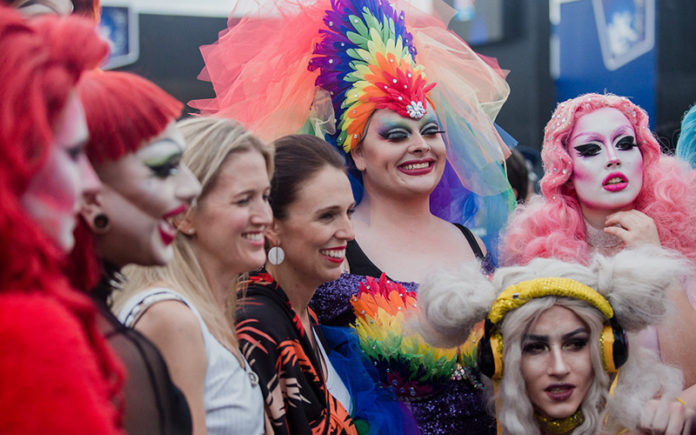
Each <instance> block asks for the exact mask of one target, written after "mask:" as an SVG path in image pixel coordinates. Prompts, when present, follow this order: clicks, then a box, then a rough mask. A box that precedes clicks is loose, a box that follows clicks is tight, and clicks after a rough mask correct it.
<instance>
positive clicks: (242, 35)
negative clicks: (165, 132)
mask: <svg viewBox="0 0 696 435" xmlns="http://www.w3.org/2000/svg"><path fill="white" fill-rule="evenodd" d="M329 4H330V3H329V1H328V0H322V1H320V2H317V3H315V4H313V5H310V6H306V5H300V4H297V3H294V2H278V4H277V5H276V7H275V9H274V10H276V12H277V13H278V16H276V17H274V18H260V17H258V16H256V15H250V16H246V17H244V18H242V19H241V20H240V21H239V23H237V24H235V25H233V26H232V27H231V28H229V29H226V30H225V31H223V32H221V34H220V38H219V39H218V41H217V42H215V43H213V44H211V45H207V46H203V47H201V53H202V55H203V59H204V60H205V65H206V66H205V69H204V70H203V72H202V73H201V76H200V77H199V78H201V79H203V80H209V81H211V82H212V83H213V87H214V89H215V94H216V98H213V99H209V100H194V101H191V102H190V103H189V105H190V106H191V107H194V108H197V109H199V110H200V111H201V113H202V114H215V115H217V116H224V117H228V118H232V119H236V120H237V121H239V122H241V123H242V124H243V125H244V126H245V127H246V128H247V129H249V130H251V131H253V132H254V134H256V135H258V136H259V137H261V138H262V139H264V140H273V139H276V138H278V137H280V136H283V135H286V134H291V133H295V132H297V131H298V130H300V128H302V126H303V125H304V124H305V122H306V121H307V118H308V113H309V110H310V107H311V105H312V100H313V98H314V94H315V87H314V81H315V79H316V77H317V76H318V72H316V71H315V72H310V71H309V70H307V65H308V64H309V59H310V58H311V57H312V49H313V47H314V45H315V44H316V42H317V41H318V40H319V34H318V33H317V29H318V28H319V27H320V25H321V24H322V17H323V11H324V10H325V9H326V8H327V7H328V6H329ZM298 10H301V13H298ZM269 14H270V15H273V13H272V11H271V10H270V9H269V8H267V7H264V13H263V15H264V16H266V17H268V15H269ZM261 20H262V21H261ZM261 29H263V32H261V31H260V30H261Z"/></svg>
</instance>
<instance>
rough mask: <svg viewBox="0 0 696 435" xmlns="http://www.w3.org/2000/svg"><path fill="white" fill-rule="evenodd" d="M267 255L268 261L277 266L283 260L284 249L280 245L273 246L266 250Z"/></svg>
mask: <svg viewBox="0 0 696 435" xmlns="http://www.w3.org/2000/svg"><path fill="white" fill-rule="evenodd" d="M267 256H268V262H269V263H271V264H272V265H274V266H277V265H279V264H280V263H282V262H283V260H285V251H283V248H281V247H280V246H274V247H272V248H271V249H269V250H268V254H267Z"/></svg>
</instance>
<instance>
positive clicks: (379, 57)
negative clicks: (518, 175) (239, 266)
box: [192, 0, 514, 433]
mask: <svg viewBox="0 0 696 435" xmlns="http://www.w3.org/2000/svg"><path fill="white" fill-rule="evenodd" d="M304 3H307V2H304ZM304 3H303V4H297V3H296V2H292V3H288V2H282V4H281V5H277V6H278V7H277V8H269V7H268V6H265V7H263V8H262V9H263V11H264V13H265V14H266V18H259V17H253V16H248V17H245V18H243V19H242V20H241V21H240V22H239V23H238V24H236V25H234V26H232V27H231V28H230V29H228V30H227V31H226V32H223V34H222V35H221V37H220V39H219V41H218V42H217V43H216V44H214V45H212V46H208V47H203V49H202V52H203V55H204V58H205V61H206V69H205V70H204V72H203V74H202V78H204V79H209V80H210V81H211V82H212V83H213V86H214V88H215V91H216V98H215V99H213V100H205V101H196V102H193V103H192V105H193V106H194V107H197V108H199V109H201V111H202V112H204V113H214V114H216V115H218V116H228V117H231V118H235V119H237V120H239V121H241V122H242V123H243V124H245V125H246V126H247V127H248V128H249V129H250V130H252V131H254V132H255V133H256V134H258V135H259V136H261V137H263V138H265V139H269V140H270V139H274V138H277V137H279V136H282V135H285V134H288V133H292V132H298V131H301V132H304V133H312V134H316V135H319V136H321V137H323V138H325V139H327V140H328V141H329V142H331V143H333V144H335V145H336V146H337V147H339V149H341V150H342V151H344V153H345V155H346V160H347V164H348V166H349V168H350V171H351V173H352V175H353V178H354V180H353V181H354V183H353V187H354V193H355V196H356V198H357V199H358V200H359V205H358V206H357V208H356V213H355V216H354V219H353V222H354V225H355V232H356V241H355V242H351V243H349V245H348V248H347V250H346V254H345V256H346V259H347V266H348V269H349V271H350V272H351V273H350V274H343V275H342V276H341V278H340V279H339V280H337V281H335V282H333V283H330V284H328V285H325V286H323V287H320V289H319V290H318V292H317V295H316V296H315V299H314V302H313V307H314V309H315V311H316V312H317V314H318V315H319V318H320V321H321V322H322V323H324V324H330V325H333V326H337V327H339V328H338V330H337V331H338V332H337V331H333V332H337V333H336V335H335V336H334V335H333V334H331V331H329V332H327V333H326V335H327V336H328V337H327V338H329V340H330V341H331V342H332V344H333V345H334V350H335V351H337V352H335V353H334V355H330V356H331V358H332V362H334V361H335V359H334V358H337V356H336V354H340V355H342V356H343V357H345V358H347V360H348V361H350V359H351V358H355V357H357V356H358V355H360V354H361V352H359V351H358V350H357V348H356V349H353V350H351V349H349V347H350V346H348V344H347V343H348V342H349V340H347V339H346V338H345V336H344V335H342V334H341V333H340V332H342V331H344V330H346V329H347V328H345V326H347V325H349V324H353V322H354V321H356V317H355V315H354V309H355V308H354V306H355V307H358V306H360V303H361V300H362V298H363V297H365V298H366V299H365V301H367V300H368V299H370V298H373V299H374V300H379V301H380V303H379V304H378V305H371V306H370V307H371V308H370V310H373V311H370V312H369V313H368V311H369V310H366V311H365V312H364V313H363V312H362V311H363V309H362V308H359V309H357V313H358V314H360V316H359V318H358V319H357V320H358V322H363V324H364V325H370V327H369V328H360V327H359V328H358V330H359V333H360V339H361V342H360V345H361V347H362V349H363V350H368V351H369V352H366V353H365V354H366V355H368V357H369V365H370V366H372V367H376V368H377V370H378V372H379V374H378V377H379V379H380V380H381V381H382V385H384V386H389V389H390V390H392V391H393V392H395V393H396V394H397V395H398V396H399V398H400V399H401V400H402V401H403V402H404V403H407V404H408V407H409V408H410V410H411V411H412V412H413V415H414V417H415V419H416V421H417V422H418V428H419V429H420V430H421V431H423V432H426V433H462V432H466V433H488V432H489V431H490V430H491V428H492V425H491V420H490V418H489V417H488V416H487V414H486V412H485V410H484V406H483V403H482V400H481V398H480V392H479V390H478V387H477V385H479V382H478V376H477V374H476V373H475V370H474V369H473V367H466V366H467V364H466V361H471V359H468V360H467V359H466V358H465V357H463V354H469V355H471V352H472V351H473V349H472V346H471V345H469V349H468V350H467V351H466V352H460V351H458V350H457V349H451V350H438V349H433V348H431V347H429V346H426V345H425V343H424V342H422V340H421V339H420V338H419V337H415V336H411V337H405V338H403V337H402V336H401V335H402V334H401V319H402V316H401V315H400V314H399V313H400V311H401V310H399V308H406V309H410V308H411V307H412V306H413V302H414V299H413V298H415V291H416V290H417V283H418V282H419V281H421V280H422V279H423V278H424V277H425V276H426V274H427V273H428V272H429V271H431V270H432V269H435V268H443V267H444V268H453V267H456V266H458V265H460V264H461V263H462V262H470V261H474V260H475V259H476V258H478V259H480V260H484V262H485V264H487V265H488V267H489V268H490V267H491V265H492V260H491V256H490V255H488V254H487V251H488V252H490V253H491V254H495V252H493V251H494V250H495V246H497V237H498V232H499V230H500V228H501V227H502V226H503V225H504V223H505V221H506V219H507V215H508V213H509V211H510V210H511V208H512V207H513V205H514V198H513V196H512V192H511V189H510V187H509V184H508V183H507V179H506V177H505V174H504V171H503V169H502V161H503V160H504V158H505V156H506V154H507V146H506V145H505V142H504V141H503V140H502V139H501V136H500V134H499V133H498V130H497V129H496V127H495V125H494V123H493V120H494V118H495V116H496V115H497V113H498V111H499V110H500V107H501V106H502V104H503V102H504V101H505V99H506V98H507V95H508V92H509V88H508V86H507V83H506V82H505V79H504V75H505V74H504V72H503V71H501V70H500V68H498V66H497V65H496V64H495V62H494V61H491V60H486V59H483V58H482V57H480V56H479V55H477V54H476V53H475V52H473V51H472V50H471V49H470V48H469V47H468V46H467V45H466V43H464V42H463V41H462V40H461V39H459V38H458V37H457V36H456V35H454V34H453V33H451V32H450V31H448V30H447V26H446V24H445V22H446V21H447V20H444V21H443V20H442V19H441V18H440V17H434V16H432V15H429V14H426V13H424V12H422V11H420V10H418V9H417V8H415V7H414V6H412V5H409V4H406V3H404V4H399V5H398V8H397V7H393V6H392V5H391V4H390V3H389V2H387V1H384V0H382V1H379V0H373V1H368V0H363V1H355V0H354V1H341V0H332V1H328V0H320V1H318V2H313V3H312V4H304ZM438 6H439V4H438ZM442 6H444V5H442ZM398 9H407V11H406V12H404V11H400V10H398ZM436 9H437V10H439V8H436ZM271 10H272V11H273V12H269V11H271ZM433 15H434V14H433ZM452 223H455V224H456V225H452ZM464 225H466V226H468V227H471V228H472V229H473V230H474V231H475V233H474V232H472V231H471V230H469V229H468V228H467V227H465V226H464ZM474 234H476V235H474ZM478 236H480V238H479V237H478ZM481 240H483V242H485V244H486V245H485V246H484V244H483V243H482V242H481ZM486 246H487V247H488V249H486ZM281 248H282V246H281ZM397 253H398V255H395V254H397ZM340 254H341V256H342V255H343V252H341V253H340ZM493 256H494V255H493ZM383 272H384V273H385V274H386V275H385V278H383V279H381V280H377V279H369V280H367V281H366V279H365V277H366V276H371V277H372V278H379V277H380V275H382V273H383ZM394 280H396V281H397V282H394ZM361 288H362V290H360V289H361ZM368 314H369V315H368ZM366 316H367V317H366ZM327 331H328V330H327ZM332 337H333V338H332ZM346 340H347V341H346ZM461 363H464V364H463V366H462V364H461ZM345 364H346V365H350V364H351V363H350V362H346V363H345ZM334 365H335V366H340V364H339V363H337V362H334ZM353 377H355V376H353ZM349 380H350V379H349ZM348 386H349V388H350V385H348ZM353 397H354V400H355V401H356V402H358V401H359V399H357V398H356V395H355V394H353Z"/></svg>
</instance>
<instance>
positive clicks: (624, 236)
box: [604, 210, 661, 248]
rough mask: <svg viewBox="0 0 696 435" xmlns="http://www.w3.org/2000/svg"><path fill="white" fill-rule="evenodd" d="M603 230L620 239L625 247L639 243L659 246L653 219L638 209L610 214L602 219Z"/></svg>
mask: <svg viewBox="0 0 696 435" xmlns="http://www.w3.org/2000/svg"><path fill="white" fill-rule="evenodd" d="M604 232H605V233H608V234H612V235H614V236H616V237H618V238H619V239H621V241H622V242H624V245H625V246H626V247H627V248H635V247H637V246H641V245H656V246H661V244H660V236H659V234H658V233H657V226H656V225H655V221H654V220H653V219H652V218H651V217H650V216H648V215H646V214H645V213H642V212H639V211H638V210H628V211H619V212H616V213H612V214H610V215H609V216H607V219H606V220H605V221H604Z"/></svg>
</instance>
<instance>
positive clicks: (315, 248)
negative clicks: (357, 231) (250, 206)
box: [273, 165, 355, 285]
mask: <svg viewBox="0 0 696 435" xmlns="http://www.w3.org/2000/svg"><path fill="white" fill-rule="evenodd" d="M354 206H355V202H354V201H353V193H352V190H351V187H350V182H349V181H348V177H347V176H346V174H345V173H344V172H343V171H342V170H340V169H337V168H334V167H332V166H328V165H327V166H325V167H324V168H323V169H321V170H319V172H317V173H316V174H315V175H314V176H313V177H312V178H310V179H309V180H307V181H305V182H304V184H303V185H302V186H301V187H300V189H299V191H298V192H297V198H296V199H295V201H294V202H293V203H291V204H290V205H288V208H287V213H286V217H285V218H284V219H282V220H277V221H275V222H274V223H273V227H274V228H275V230H276V232H277V233H278V234H279V238H280V246H281V247H282V248H283V250H285V263H284V264H287V266H288V267H291V268H293V269H294V270H296V271H298V272H300V273H301V274H302V275H303V276H305V277H306V278H307V280H308V282H313V283H317V285H318V284H319V283H323V282H326V281H333V280H335V279H337V278H338V277H339V275H340V274H341V264H342V263H343V260H344V258H345V254H346V246H347V243H348V241H350V240H353V238H354V236H355V235H354V233H353V224H352V222H351V215H352V214H353V208H354Z"/></svg>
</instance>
